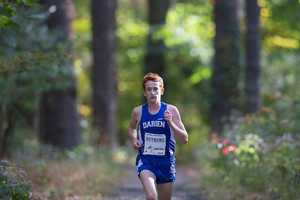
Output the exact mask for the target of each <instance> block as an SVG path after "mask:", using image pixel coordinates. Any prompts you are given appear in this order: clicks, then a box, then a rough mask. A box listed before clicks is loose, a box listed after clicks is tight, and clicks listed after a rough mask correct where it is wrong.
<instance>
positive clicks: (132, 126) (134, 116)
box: [128, 107, 141, 149]
mask: <svg viewBox="0 0 300 200" xmlns="http://www.w3.org/2000/svg"><path fill="white" fill-rule="evenodd" d="M138 118H139V107H135V108H134V109H133V110H132V113H131V119H130V122H129V127H128V136H129V138H130V142H131V144H132V147H133V148H134V149H138V148H139V147H140V146H141V145H140V143H139V141H138V139H137V130H136V126H137V123H138Z"/></svg>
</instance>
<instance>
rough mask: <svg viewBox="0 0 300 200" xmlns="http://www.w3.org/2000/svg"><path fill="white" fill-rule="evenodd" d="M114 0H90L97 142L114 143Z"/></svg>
mask: <svg viewBox="0 0 300 200" xmlns="http://www.w3.org/2000/svg"><path fill="white" fill-rule="evenodd" d="M116 7H117V2H116V0H101V1H99V0H92V4H91V14H92V50H93V66H92V70H91V80H92V92H93V96H92V104H93V117H94V126H95V127H96V128H97V130H99V135H100V138H99V141H98V143H99V144H101V145H109V146H112V147H115V146H116V145H117V127H118V126H117V69H116V58H115V53H116V33H115V28H116Z"/></svg>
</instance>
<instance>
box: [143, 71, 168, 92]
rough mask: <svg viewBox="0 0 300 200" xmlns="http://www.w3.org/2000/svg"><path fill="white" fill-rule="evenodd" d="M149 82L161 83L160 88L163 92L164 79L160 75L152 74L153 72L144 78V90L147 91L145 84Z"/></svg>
mask: <svg viewBox="0 0 300 200" xmlns="http://www.w3.org/2000/svg"><path fill="white" fill-rule="evenodd" d="M147 81H154V82H159V83H160V84H159V85H160V88H161V89H162V90H164V81H163V79H162V77H160V76H159V75H158V74H156V73H152V72H149V73H147V74H146V75H145V76H144V80H143V88H144V90H145V83H146V82H147Z"/></svg>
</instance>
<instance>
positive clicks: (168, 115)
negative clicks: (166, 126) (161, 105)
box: [164, 110, 173, 122]
mask: <svg viewBox="0 0 300 200" xmlns="http://www.w3.org/2000/svg"><path fill="white" fill-rule="evenodd" d="M164 118H165V120H166V121H167V122H171V121H172V118H173V116H172V113H171V112H170V111H169V110H166V111H165V113H164Z"/></svg>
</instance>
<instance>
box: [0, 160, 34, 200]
mask: <svg viewBox="0 0 300 200" xmlns="http://www.w3.org/2000/svg"><path fill="white" fill-rule="evenodd" d="M30 191H31V185H30V182H29V180H28V177H27V174H26V173H25V171H24V170H22V169H20V168H19V167H17V166H15V165H13V164H11V163H9V162H8V161H4V160H1V161H0V198H1V199H11V200H29V199H30V194H31V192H30Z"/></svg>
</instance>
